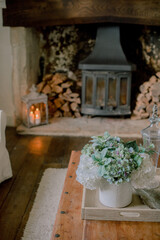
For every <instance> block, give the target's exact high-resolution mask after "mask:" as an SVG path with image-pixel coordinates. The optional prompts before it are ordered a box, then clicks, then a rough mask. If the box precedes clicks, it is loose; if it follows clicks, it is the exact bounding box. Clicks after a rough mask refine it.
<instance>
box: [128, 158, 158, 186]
mask: <svg viewBox="0 0 160 240" xmlns="http://www.w3.org/2000/svg"><path fill="white" fill-rule="evenodd" d="M140 155H141V157H143V161H142V163H141V166H140V167H139V168H138V169H137V170H134V171H133V172H132V175H131V183H132V186H133V187H134V188H154V187H157V181H156V171H155V167H154V166H153V164H152V162H151V158H150V156H149V155H148V154H146V153H141V154H140Z"/></svg>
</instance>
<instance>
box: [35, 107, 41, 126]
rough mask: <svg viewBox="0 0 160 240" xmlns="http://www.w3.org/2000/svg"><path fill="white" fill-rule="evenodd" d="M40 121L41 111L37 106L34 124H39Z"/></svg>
mask: <svg viewBox="0 0 160 240" xmlns="http://www.w3.org/2000/svg"><path fill="white" fill-rule="evenodd" d="M40 122H41V113H40V110H39V108H36V110H35V124H40Z"/></svg>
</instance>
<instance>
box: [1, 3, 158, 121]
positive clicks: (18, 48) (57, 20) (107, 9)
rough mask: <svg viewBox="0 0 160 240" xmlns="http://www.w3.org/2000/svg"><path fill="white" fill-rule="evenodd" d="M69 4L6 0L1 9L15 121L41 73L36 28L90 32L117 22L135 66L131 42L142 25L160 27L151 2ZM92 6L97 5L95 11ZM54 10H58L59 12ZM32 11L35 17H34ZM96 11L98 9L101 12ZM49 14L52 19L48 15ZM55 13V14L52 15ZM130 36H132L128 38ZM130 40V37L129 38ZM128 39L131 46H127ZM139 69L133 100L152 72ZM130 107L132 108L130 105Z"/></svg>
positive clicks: (156, 10)
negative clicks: (8, 30)
mask: <svg viewBox="0 0 160 240" xmlns="http://www.w3.org/2000/svg"><path fill="white" fill-rule="evenodd" d="M69 2H70V1H66V2H65V1H64V2H61V1H58V5H55V3H54V1H53V2H52V1H50V5H49V4H47V1H46V4H45V7H44V6H42V2H41V1H39V7H38V8H37V6H36V3H34V4H33V2H32V1H29V2H28V3H25V4H23V3H20V2H19V1H17V2H16V1H15V3H14V4H12V3H11V1H10V0H8V1H6V4H7V8H6V9H4V10H3V24H4V26H11V41H12V50H13V67H14V70H13V91H14V103H15V112H16V118H17V122H19V119H21V109H20V105H21V97H22V96H24V95H25V94H26V92H27V90H28V89H29V88H30V86H31V84H32V83H36V82H37V78H38V76H39V74H40V70H39V59H40V56H41V52H40V49H39V48H38V46H39V43H40V39H39V37H38V35H37V29H38V31H39V29H40V28H43V29H44V28H46V29H47V27H48V26H66V27H68V26H71V25H74V24H76V26H80V25H81V26H86V25H88V26H89V25H90V26H92V29H93V26H95V28H97V25H100V24H110V23H116V24H117V23H118V24H119V25H120V26H121V28H122V32H123V39H122V45H123V48H124V50H125V52H126V53H127V55H128V56H127V57H129V58H131V59H130V60H131V61H132V62H134V63H135V62H136V63H137V59H136V58H135V56H136V54H135V51H136V50H137V49H136V48H135V46H134V47H133V45H132V44H133V41H134V40H136V41H137V42H138V39H137V37H138V36H139V33H140V31H142V29H144V26H147V25H148V26H149V25H150V27H151V26H157V25H159V17H160V16H159V15H158V14H159V12H158V8H159V4H158V5H155V3H154V1H135V3H134V4H133V5H132V6H131V5H130V1H126V2H124V1H119V2H118V3H115V2H114V1H110V3H109V5H106V4H104V2H103V1H94V2H92V1H91V2H90V1H89V2H88V4H89V6H88V5H85V4H87V3H85V2H83V4H82V3H81V1H78V2H76V1H73V2H72V5H70V4H69ZM78 4H79V5H78ZM77 6H79V7H80V11H78V9H77ZM95 6H98V7H97V9H96V8H95ZM88 7H89V8H90V11H89V12H88V11H87V9H88ZM57 8H58V9H59V10H58V11H57ZM26 9H27V12H26ZM29 9H30V10H29ZM35 9H36V12H37V14H35V15H34V14H33V13H34V11H35ZM70 9H72V10H73V9H74V10H75V11H72V12H70ZM98 9H101V11H99V10H98ZM144 9H145V10H144ZM47 10H48V16H47V15H46V14H42V13H43V11H45V12H46V11H47ZM56 11H57V12H56ZM51 12H52V16H51V14H50V13H51ZM55 12H56V14H54V13H55ZM97 12H98V13H97ZM146 12H148V14H146ZM15 13H16V15H15ZM64 13H65V14H64ZM155 13H156V14H155ZM76 14H77V15H76ZM13 15H14V19H13ZM62 15H63V17H62ZM12 27H13V28H12ZM131 28H132V29H133V31H132V30H131ZM137 29H138V33H137ZM129 30H130V31H129ZM130 33H132V34H131V35H130ZM131 37H133V38H132V39H131ZM124 40H125V41H124ZM129 40H130V44H126V43H127V41H129ZM87 54H88V53H87ZM87 54H86V56H87ZM17 56H18V57H17ZM33 56H34V57H33ZM138 57H139V56H138ZM80 60H82V59H80ZM17 66H18V67H17ZM142 69H143V70H144V69H145V68H144V63H142V64H141V65H138V72H136V74H137V75H136V76H134V78H133V79H137V77H138V80H137V82H136V81H134V80H133V81H132V97H135V94H136V93H137V91H138V86H139V85H140V84H141V83H142V82H143V81H145V80H147V78H148V76H149V75H147V74H150V73H151V72H152V71H150V70H149V71H148V73H147V72H146V71H144V75H143V78H142V72H141V71H140V70H142ZM145 70H146V69H145ZM131 105H134V103H133V101H131ZM131 107H132V109H133V106H131Z"/></svg>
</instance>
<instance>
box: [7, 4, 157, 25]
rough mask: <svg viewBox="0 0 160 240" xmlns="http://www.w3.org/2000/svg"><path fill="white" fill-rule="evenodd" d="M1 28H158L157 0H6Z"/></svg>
mask: <svg viewBox="0 0 160 240" xmlns="http://www.w3.org/2000/svg"><path fill="white" fill-rule="evenodd" d="M6 5H7V8H6V9H3V25H4V26H25V27H36V26H37V27H38V26H54V25H66V24H87V23H102V22H115V23H130V24H141V25H153V26H160V1H159V0H27V1H23V0H6Z"/></svg>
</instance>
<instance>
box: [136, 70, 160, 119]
mask: <svg viewBox="0 0 160 240" xmlns="http://www.w3.org/2000/svg"><path fill="white" fill-rule="evenodd" d="M154 104H157V107H158V115H160V72H157V73H156V74H155V75H153V76H151V78H150V79H149V81H147V82H144V83H143V84H142V85H141V86H140V93H139V94H138V96H137V102H136V107H135V110H134V111H133V114H134V115H135V117H136V118H137V119H144V118H148V117H149V116H151V114H152V110H153V106H154Z"/></svg>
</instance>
